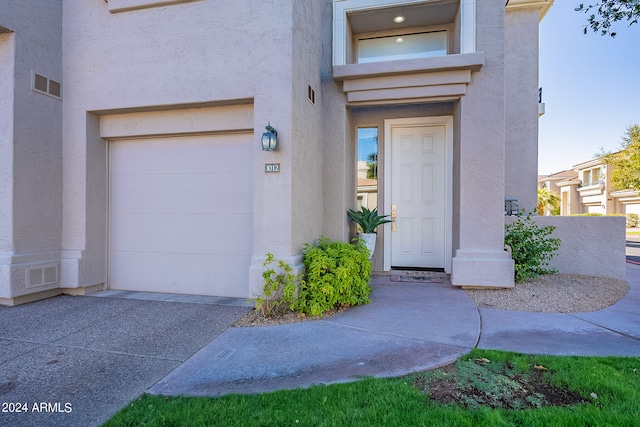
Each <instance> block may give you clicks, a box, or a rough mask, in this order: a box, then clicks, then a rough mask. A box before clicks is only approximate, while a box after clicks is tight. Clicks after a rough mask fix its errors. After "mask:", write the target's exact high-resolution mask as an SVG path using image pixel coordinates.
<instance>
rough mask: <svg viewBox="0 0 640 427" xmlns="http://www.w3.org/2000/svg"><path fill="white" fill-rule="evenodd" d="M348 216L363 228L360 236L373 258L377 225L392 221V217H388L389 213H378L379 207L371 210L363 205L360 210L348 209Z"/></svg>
mask: <svg viewBox="0 0 640 427" xmlns="http://www.w3.org/2000/svg"><path fill="white" fill-rule="evenodd" d="M347 216H348V217H349V219H350V220H352V221H353V222H355V223H356V224H358V226H359V228H360V230H361V231H360V233H359V234H358V237H359V238H360V241H362V242H364V245H365V246H366V248H367V249H368V250H369V258H371V257H372V256H373V250H374V248H375V247H376V227H378V226H379V225H380V224H385V223H387V222H391V220H390V219H386V218H387V217H388V216H389V215H378V210H377V209H373V210H369V209H367V208H366V207H364V206H362V207H361V208H360V210H359V211H354V210H353V209H349V210H347Z"/></svg>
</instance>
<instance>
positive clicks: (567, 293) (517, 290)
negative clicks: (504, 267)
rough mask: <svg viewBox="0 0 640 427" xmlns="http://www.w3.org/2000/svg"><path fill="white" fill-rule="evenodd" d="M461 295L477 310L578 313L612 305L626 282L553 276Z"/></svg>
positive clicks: (617, 299) (618, 299) (624, 287)
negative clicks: (506, 287)
mask: <svg viewBox="0 0 640 427" xmlns="http://www.w3.org/2000/svg"><path fill="white" fill-rule="evenodd" d="M465 292H466V293H467V295H468V296H469V298H471V301H473V303H474V304H475V305H476V306H477V307H480V308H494V309H498V310H512V311H532V312H537V313H579V312H587V311H597V310H602V309H603V308H607V307H609V306H611V305H613V304H615V303H616V302H618V301H620V300H621V299H622V298H624V297H625V295H627V293H628V292H629V283H627V282H626V281H625V280H617V279H611V278H608V277H595V276H581V275H576V274H553V275H546V276H540V277H537V278H535V279H531V280H528V281H525V282H520V283H516V285H515V287H513V288H509V289H465Z"/></svg>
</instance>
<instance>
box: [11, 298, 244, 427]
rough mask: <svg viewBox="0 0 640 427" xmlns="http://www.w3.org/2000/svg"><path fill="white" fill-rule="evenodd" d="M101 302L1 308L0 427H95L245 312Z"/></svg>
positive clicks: (179, 303)
mask: <svg viewBox="0 0 640 427" xmlns="http://www.w3.org/2000/svg"><path fill="white" fill-rule="evenodd" d="M101 295H102V296H104V297H71V296H59V297H55V298H51V299H47V300H43V301H38V302H34V303H31V304H25V305H21V306H17V307H4V306H0V405H1V406H0V426H12V427H14V426H38V427H40V426H83V427H86V426H94V425H100V424H102V423H104V422H105V421H107V420H108V419H109V418H110V417H111V416H112V415H113V414H114V413H115V412H117V411H118V410H119V409H120V408H122V407H123V406H125V405H126V404H127V403H128V402H129V401H130V400H132V399H134V398H136V397H138V396H139V395H140V394H142V393H144V392H145V391H146V390H147V389H148V388H149V387H151V386H152V385H153V384H155V383H156V382H158V381H159V380H160V379H162V378H163V377H164V376H166V375H167V374H168V373H169V372H171V371H172V370H174V369H175V368H176V367H177V366H179V365H180V364H181V363H183V362H184V361H185V360H187V359H188V358H189V357H190V356H192V355H193V354H194V353H195V352H197V351H198V350H200V349H201V348H202V347H203V346H205V345H206V344H207V343H209V342H210V341H211V340H212V339H214V338H215V337H216V336H218V335H219V334H220V333H222V332H223V331H225V330H226V329H227V328H228V327H229V325H231V324H232V323H233V322H234V321H235V320H236V319H238V318H239V317H240V316H242V315H243V314H244V313H246V312H247V311H248V310H249V307H248V304H247V303H246V301H245V300H238V299H230V298H207V297H185V296H175V297H172V296H170V295H154V294H143V295H133V294H131V295H127V294H126V293H122V292H121V293H117V292H111V291H108V292H105V293H101ZM111 296H118V298H111ZM123 297H124V298H123ZM127 297H135V298H141V297H142V298H150V299H147V300H143V299H131V298H127ZM154 299H156V300H154ZM160 299H165V301H162V300H160ZM18 411H21V412H18Z"/></svg>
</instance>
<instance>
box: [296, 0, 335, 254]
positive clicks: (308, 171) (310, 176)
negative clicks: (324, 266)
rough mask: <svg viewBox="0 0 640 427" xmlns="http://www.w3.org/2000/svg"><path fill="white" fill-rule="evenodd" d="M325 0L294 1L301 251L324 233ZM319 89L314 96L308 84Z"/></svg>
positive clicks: (298, 198) (297, 240) (297, 180)
mask: <svg viewBox="0 0 640 427" xmlns="http://www.w3.org/2000/svg"><path fill="white" fill-rule="evenodd" d="M323 3H324V2H322V1H317V0H315V1H314V0H307V1H294V2H293V19H294V24H293V33H292V43H293V80H292V82H291V84H292V86H293V87H292V105H293V109H292V118H291V121H292V128H293V132H292V141H291V142H292V144H291V149H292V175H291V180H292V185H291V187H292V195H294V196H293V200H292V203H293V205H292V213H291V221H292V229H293V231H292V242H291V250H292V253H291V255H293V253H297V252H298V251H299V250H300V249H302V247H303V245H304V244H305V243H311V242H313V241H314V240H315V239H317V238H318V237H319V236H320V234H321V233H322V167H323V162H322V102H323V97H322V88H321V86H320V67H321V60H322V58H323V57H322V29H323V27H327V26H329V27H330V22H331V20H330V19H328V18H326V20H325V21H323ZM309 87H310V88H311V90H312V91H314V93H315V102H312V101H311V100H309V93H308V89H309Z"/></svg>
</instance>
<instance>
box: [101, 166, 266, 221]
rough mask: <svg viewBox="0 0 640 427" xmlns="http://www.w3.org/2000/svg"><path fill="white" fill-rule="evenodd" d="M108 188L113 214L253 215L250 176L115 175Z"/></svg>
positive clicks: (238, 174) (228, 174) (232, 174)
mask: <svg viewBox="0 0 640 427" xmlns="http://www.w3.org/2000/svg"><path fill="white" fill-rule="evenodd" d="M111 186H112V189H113V190H112V193H113V196H112V202H111V210H112V212H116V213H121V212H128V213H158V212H172V213H191V212H209V213H220V212H236V213H249V212H253V197H252V195H253V175H252V174H250V173H242V174H240V173H212V174H179V175H176V174H171V175H159V174H156V175H119V176H112V178H111ZM121 189H126V191H121Z"/></svg>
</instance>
